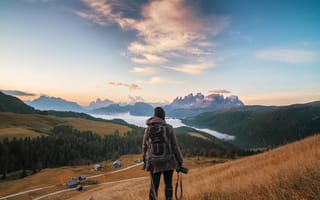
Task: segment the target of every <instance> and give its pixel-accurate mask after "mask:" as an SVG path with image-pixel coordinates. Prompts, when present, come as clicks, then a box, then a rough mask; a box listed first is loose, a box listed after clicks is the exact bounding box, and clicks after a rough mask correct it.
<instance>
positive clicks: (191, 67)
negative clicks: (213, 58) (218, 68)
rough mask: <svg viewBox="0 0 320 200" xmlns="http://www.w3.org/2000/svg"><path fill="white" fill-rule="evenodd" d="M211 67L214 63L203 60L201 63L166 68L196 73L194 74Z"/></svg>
mask: <svg viewBox="0 0 320 200" xmlns="http://www.w3.org/2000/svg"><path fill="white" fill-rule="evenodd" d="M212 67H214V64H212V63H206V62H203V63H194V64H182V65H178V66H175V67H167V68H168V69H172V70H175V71H178V72H184V73H187V74H192V75H196V74H201V73H203V71H205V70H206V69H209V68H212Z"/></svg>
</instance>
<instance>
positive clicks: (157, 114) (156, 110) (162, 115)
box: [153, 107, 166, 120]
mask: <svg viewBox="0 0 320 200" xmlns="http://www.w3.org/2000/svg"><path fill="white" fill-rule="evenodd" d="M153 116H155V117H159V118H160V119H163V120H164V118H165V117H166V113H165V112H164V110H163V108H161V107H155V108H154V114H153Z"/></svg>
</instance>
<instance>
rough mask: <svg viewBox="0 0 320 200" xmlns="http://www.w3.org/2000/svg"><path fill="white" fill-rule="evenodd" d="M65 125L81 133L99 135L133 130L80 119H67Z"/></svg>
mask: <svg viewBox="0 0 320 200" xmlns="http://www.w3.org/2000/svg"><path fill="white" fill-rule="evenodd" d="M65 120H66V121H65V124H67V125H71V126H73V127H74V128H75V129H78V130H80V131H88V130H90V131H92V132H95V133H97V134H99V135H109V134H113V133H114V131H115V130H118V131H119V132H120V133H121V134H123V133H126V132H128V131H131V128H129V127H128V126H125V125H120V124H115V123H111V122H101V121H92V120H86V119H79V118H66V119H65Z"/></svg>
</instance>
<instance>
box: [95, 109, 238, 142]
mask: <svg viewBox="0 0 320 200" xmlns="http://www.w3.org/2000/svg"><path fill="white" fill-rule="evenodd" d="M93 116H94V117H97V118H102V119H108V120H111V119H122V120H124V121H126V122H127V123H129V124H133V125H136V126H139V127H144V128H145V127H146V126H147V125H146V120H147V119H149V118H150V117H148V116H134V115H130V114H129V113H122V114H115V115H93ZM166 122H167V123H168V124H170V125H172V126H173V127H174V128H177V127H181V126H186V127H191V128H193V129H196V130H198V131H202V132H205V133H208V134H210V135H213V136H215V137H217V138H219V139H223V140H233V139H234V138H235V137H234V136H232V135H228V134H224V133H219V132H217V131H214V130H211V129H207V128H197V127H192V126H188V125H186V124H184V123H182V122H181V120H180V119H176V118H166Z"/></svg>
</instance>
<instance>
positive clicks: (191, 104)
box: [164, 93, 244, 118]
mask: <svg viewBox="0 0 320 200" xmlns="http://www.w3.org/2000/svg"><path fill="white" fill-rule="evenodd" d="M243 106H244V103H243V102H242V101H241V100H240V99H239V98H238V97H237V96H234V95H232V96H229V97H224V96H223V95H222V94H210V95H208V96H204V95H203V94H201V93H197V94H196V95H193V94H192V93H190V94H188V95H187V96H185V97H183V98H182V97H177V98H175V99H174V100H173V102H172V103H171V104H169V105H166V106H164V109H165V110H166V112H167V115H168V116H170V117H177V118H185V117H190V116H195V115H198V114H200V113H204V112H212V111H217V110H223V109H229V108H239V107H243Z"/></svg>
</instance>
